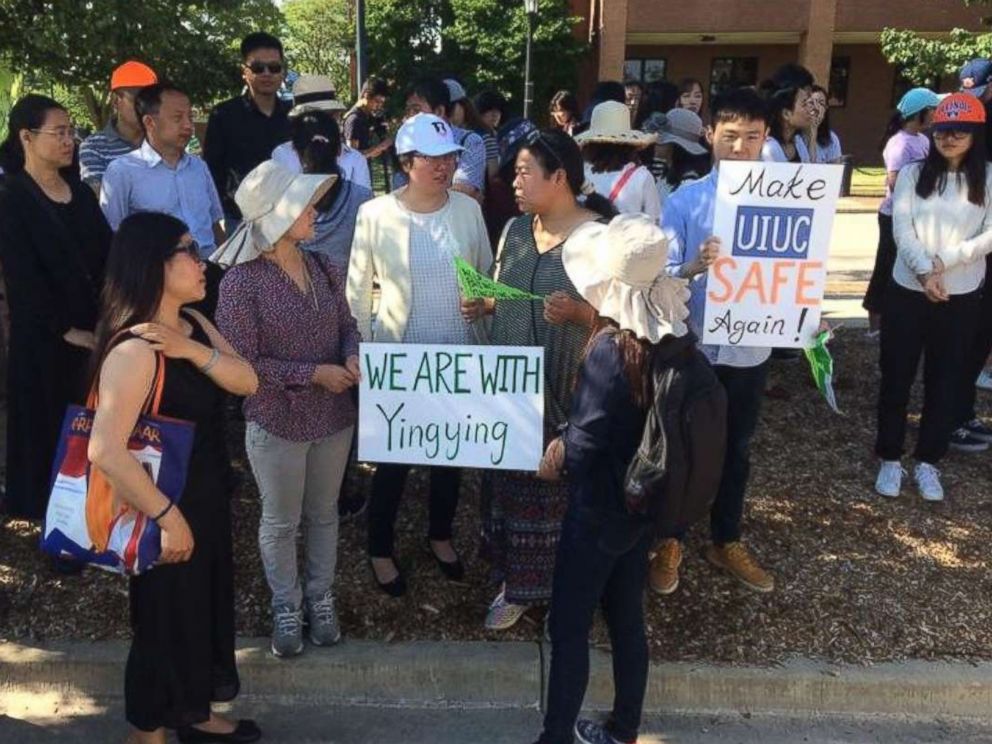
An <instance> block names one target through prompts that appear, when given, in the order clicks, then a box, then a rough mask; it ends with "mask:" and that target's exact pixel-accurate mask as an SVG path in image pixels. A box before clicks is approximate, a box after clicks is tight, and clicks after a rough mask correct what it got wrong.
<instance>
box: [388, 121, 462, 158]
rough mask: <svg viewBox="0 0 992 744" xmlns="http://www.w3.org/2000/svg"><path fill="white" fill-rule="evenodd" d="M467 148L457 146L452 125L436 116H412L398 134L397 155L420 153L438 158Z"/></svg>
mask: <svg viewBox="0 0 992 744" xmlns="http://www.w3.org/2000/svg"><path fill="white" fill-rule="evenodd" d="M464 149H465V148H464V147H462V146H461V145H456V144H455V136H454V134H452V132H451V125H450V124H449V123H448V122H446V121H445V120H444V119H442V118H441V117H440V116H435V115H434V114H417V115H416V116H411V117H410V118H409V119H407V120H406V121H405V122H403V126H401V127H400V129H399V131H398V132H397V133H396V154H397V155H406V154H407V153H411V152H419V153H420V154H421V155H428V156H431V157H437V156H438V155H449V154H451V153H453V152H461V151H462V150H464Z"/></svg>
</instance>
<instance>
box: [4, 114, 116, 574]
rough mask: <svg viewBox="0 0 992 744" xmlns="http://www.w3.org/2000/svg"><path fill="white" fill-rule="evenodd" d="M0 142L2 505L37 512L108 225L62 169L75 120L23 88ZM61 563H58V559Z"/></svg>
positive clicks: (84, 353)
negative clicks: (5, 362) (4, 347)
mask: <svg viewBox="0 0 992 744" xmlns="http://www.w3.org/2000/svg"><path fill="white" fill-rule="evenodd" d="M8 132H9V134H8V135H7V139H6V141H5V142H4V143H3V145H2V146H0V167H2V168H3V170H4V172H5V174H6V175H5V177H4V178H3V180H2V187H0V261H2V262H3V270H4V275H5V278H6V283H7V301H8V303H9V307H10V339H9V343H10V347H9V348H10V352H9V354H10V356H9V366H8V374H7V406H8V409H7V479H6V481H7V491H6V496H5V499H4V507H5V509H6V511H7V512H8V513H9V514H11V515H14V516H18V517H28V518H32V519H37V518H40V517H43V516H44V514H45V508H46V505H47V502H48V487H49V480H50V477H51V467H52V459H53V457H54V455H55V445H56V443H57V440H58V436H59V429H60V427H61V425H62V418H63V416H64V415H65V408H66V404H68V403H70V402H78V401H79V399H80V398H81V397H82V393H83V385H84V382H85V380H84V377H85V374H86V365H87V362H88V360H89V354H90V351H91V350H92V349H93V344H94V337H93V330H94V328H95V327H96V320H97V314H98V311H99V297H100V287H101V286H102V284H103V267H104V263H105V261H106V257H107V251H108V249H109V247H110V237H111V233H110V227H109V226H108V225H107V221H106V220H105V219H104V217H103V213H102V212H101V211H100V206H99V204H98V203H97V201H96V197H95V196H94V194H93V191H92V189H90V188H89V187H87V186H84V185H83V184H81V183H80V182H79V181H78V179H75V178H71V177H67V175H66V174H67V169H68V168H69V167H70V166H71V164H72V157H73V149H74V146H75V129H73V127H72V124H71V122H70V121H69V115H68V114H67V113H66V110H65V109H64V108H63V107H62V106H61V105H60V104H59V103H57V102H55V101H53V100H52V99H50V98H46V97H44V96H37V95H30V96H25V97H24V98H22V99H21V100H20V101H18V102H17V103H16V104H15V105H14V107H13V108H12V109H11V110H10V120H9V127H8ZM58 565H64V564H58Z"/></svg>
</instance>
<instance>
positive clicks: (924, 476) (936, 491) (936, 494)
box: [913, 462, 944, 501]
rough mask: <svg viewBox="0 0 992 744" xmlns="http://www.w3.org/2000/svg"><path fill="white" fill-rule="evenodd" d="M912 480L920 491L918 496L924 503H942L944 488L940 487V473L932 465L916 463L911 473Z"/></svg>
mask: <svg viewBox="0 0 992 744" xmlns="http://www.w3.org/2000/svg"><path fill="white" fill-rule="evenodd" d="M913 480H915V481H916V487H917V488H918V489H919V490H920V495H921V496H922V497H923V500H924V501H943V500H944V487H943V486H941V485H940V471H939V470H937V468H935V467H934V466H933V465H931V464H929V463H926V462H921V463H917V465H916V469H915V470H914V471H913Z"/></svg>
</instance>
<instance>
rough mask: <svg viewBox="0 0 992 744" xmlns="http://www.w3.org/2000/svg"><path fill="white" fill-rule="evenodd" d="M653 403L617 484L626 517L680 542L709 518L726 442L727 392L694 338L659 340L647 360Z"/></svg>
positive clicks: (689, 336)
mask: <svg viewBox="0 0 992 744" xmlns="http://www.w3.org/2000/svg"><path fill="white" fill-rule="evenodd" d="M650 374H651V375H652V376H653V382H654V400H653V402H652V403H651V406H650V408H649V409H648V413H647V419H646V420H645V422H644V434H643V435H642V437H641V444H640V446H639V447H638V448H637V452H636V453H635V455H634V459H633V460H632V461H631V463H630V465H629V466H628V468H627V475H626V478H625V479H624V498H625V502H626V506H627V511H628V512H629V513H631V514H636V515H640V516H644V517H647V518H649V519H650V520H651V521H652V522H653V523H654V525H655V530H656V532H657V535H658V537H677V536H681V534H682V533H683V532H685V530H686V529H687V528H688V527H690V526H691V525H692V524H694V523H695V522H698V521H699V520H700V519H703V518H704V517H706V516H707V515H708V514H709V511H710V507H711V506H712V505H713V499H714V498H715V497H716V491H717V488H718V487H719V485H720V476H721V472H722V470H723V457H724V452H725V450H726V444H727V393H726V391H725V390H724V389H723V385H721V384H720V380H719V379H718V378H717V376H716V373H715V372H714V371H713V368H712V367H711V366H710V364H709V362H708V361H707V360H706V357H705V356H703V354H702V352H700V351H699V349H698V348H696V338H695V337H694V336H693V335H692V334H687V335H686V336H683V337H681V338H673V337H669V338H666V339H664V340H663V341H662V342H661V343H660V344H658V346H657V347H655V351H654V354H653V358H652V362H651V372H650Z"/></svg>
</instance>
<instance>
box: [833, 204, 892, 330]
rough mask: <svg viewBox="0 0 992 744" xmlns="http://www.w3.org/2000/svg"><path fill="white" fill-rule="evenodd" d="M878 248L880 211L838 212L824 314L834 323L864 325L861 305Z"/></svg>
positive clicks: (851, 325) (850, 325)
mask: <svg viewBox="0 0 992 744" xmlns="http://www.w3.org/2000/svg"><path fill="white" fill-rule="evenodd" d="M877 248H878V215H877V212H875V211H847V212H840V211H839V212H838V213H837V216H836V217H835V219H834V230H833V233H832V235H831V238H830V260H829V262H828V263H827V293H826V297H825V299H824V303H823V316H824V317H825V318H828V319H830V321H831V323H836V322H842V323H843V324H844V325H845V326H846V327H864V326H866V325H867V323H868V314H867V312H865V310H864V308H862V307H861V300H862V299H863V298H864V294H865V290H866V289H867V288H868V280H869V279H870V278H871V271H872V268H873V267H874V265H875V252H876V250H877Z"/></svg>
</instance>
